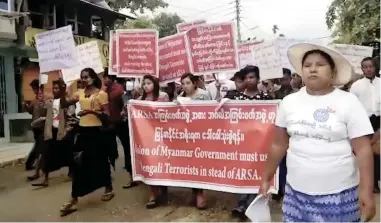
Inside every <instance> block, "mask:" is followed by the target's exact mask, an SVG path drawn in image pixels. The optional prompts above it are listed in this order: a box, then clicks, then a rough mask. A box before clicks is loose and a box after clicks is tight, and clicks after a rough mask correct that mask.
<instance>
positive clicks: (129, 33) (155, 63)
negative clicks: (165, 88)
mask: <svg viewBox="0 0 381 223" xmlns="http://www.w3.org/2000/svg"><path fill="white" fill-rule="evenodd" d="M158 37H159V33H158V31H157V30H154V29H126V30H116V48H117V55H116V56H117V62H116V63H117V65H118V72H117V73H118V77H143V76H144V75H152V76H155V77H158V75H159V47H158Z"/></svg>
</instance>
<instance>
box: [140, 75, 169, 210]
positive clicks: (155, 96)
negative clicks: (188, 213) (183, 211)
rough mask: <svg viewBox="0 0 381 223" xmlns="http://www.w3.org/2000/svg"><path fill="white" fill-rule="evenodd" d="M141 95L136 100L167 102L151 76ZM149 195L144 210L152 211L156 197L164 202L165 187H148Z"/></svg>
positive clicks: (158, 85) (144, 81) (146, 77)
mask: <svg viewBox="0 0 381 223" xmlns="http://www.w3.org/2000/svg"><path fill="white" fill-rule="evenodd" d="M142 89H143V95H142V96H140V97H139V98H138V99H137V100H143V101H159V102H168V101H169V98H168V95H167V94H166V93H164V92H161V91H160V84H159V79H157V78H156V77H153V76H151V75H145V76H144V77H143V81H142ZM150 191H151V195H150V198H149V200H148V203H147V204H146V208H148V209H153V208H155V207H157V205H158V199H157V198H158V197H159V196H161V198H163V200H166V199H165V198H166V194H167V187H164V186H150Z"/></svg>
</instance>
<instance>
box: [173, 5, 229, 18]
mask: <svg viewBox="0 0 381 223" xmlns="http://www.w3.org/2000/svg"><path fill="white" fill-rule="evenodd" d="M232 3H233V2H228V3H224V4H222V5H217V6H216V7H213V8H208V9H205V10H197V9H191V10H194V11H197V13H192V14H191V15H188V16H185V17H194V16H198V15H200V14H203V13H207V12H210V11H213V10H216V9H219V8H222V7H225V6H228V5H231V4H232ZM170 6H173V7H177V6H175V5H172V4H170ZM178 8H183V7H178Z"/></svg>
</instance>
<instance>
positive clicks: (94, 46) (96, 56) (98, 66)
mask: <svg viewBox="0 0 381 223" xmlns="http://www.w3.org/2000/svg"><path fill="white" fill-rule="evenodd" d="M76 49H77V57H78V62H79V65H78V66H75V67H73V68H69V69H62V70H61V73H62V78H63V79H64V81H65V83H68V82H70V81H73V80H78V79H79V78H80V76H81V71H82V70H83V69H85V68H88V67H89V68H92V69H94V71H95V72H96V73H101V72H103V71H104V70H103V64H102V59H101V54H100V52H99V48H98V43H97V41H90V42H87V43H84V44H81V45H79V46H77V48H76Z"/></svg>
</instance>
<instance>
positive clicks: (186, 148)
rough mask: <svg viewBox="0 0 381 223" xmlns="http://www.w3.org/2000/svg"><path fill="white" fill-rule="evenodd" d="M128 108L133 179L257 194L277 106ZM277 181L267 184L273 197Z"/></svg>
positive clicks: (210, 104)
mask: <svg viewBox="0 0 381 223" xmlns="http://www.w3.org/2000/svg"><path fill="white" fill-rule="evenodd" d="M130 102H131V103H130V104H129V107H128V112H129V115H128V117H129V122H130V123H129V124H130V140H131V156H132V165H133V179H134V180H135V181H143V182H145V183H146V184H149V185H166V186H175V187H189V188H202V189H209V190H216V191H224V192H230V193H256V192H258V189H259V186H260V175H261V173H262V171H263V168H264V164H265V161H266V159H267V154H268V151H269V148H270V144H271V140H272V135H273V131H274V128H275V127H274V121H275V116H276V111H277V106H278V101H262V102H239V101H228V102H225V104H224V105H222V107H221V108H220V109H219V110H218V111H216V108H217V107H218V103H217V102H189V103H188V102H187V104H182V105H176V104H174V103H171V102H168V103H158V102H145V101H135V100H132V101H130ZM277 188H278V177H277V176H276V177H275V178H274V180H273V183H272V192H273V193H276V191H277Z"/></svg>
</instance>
